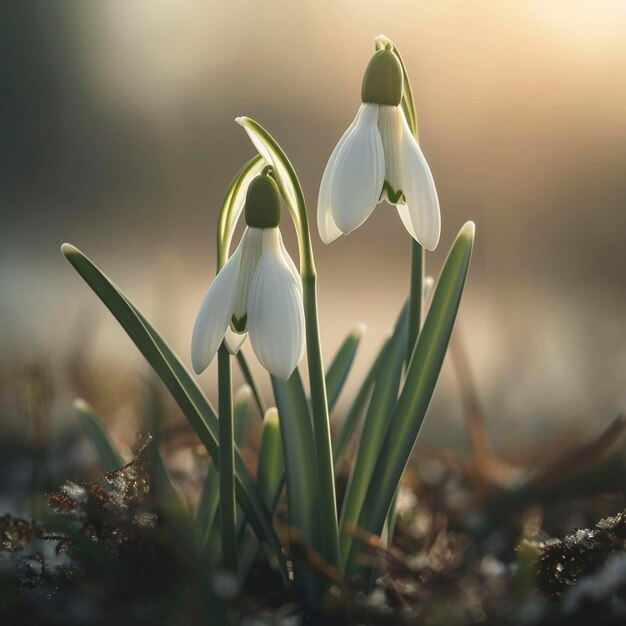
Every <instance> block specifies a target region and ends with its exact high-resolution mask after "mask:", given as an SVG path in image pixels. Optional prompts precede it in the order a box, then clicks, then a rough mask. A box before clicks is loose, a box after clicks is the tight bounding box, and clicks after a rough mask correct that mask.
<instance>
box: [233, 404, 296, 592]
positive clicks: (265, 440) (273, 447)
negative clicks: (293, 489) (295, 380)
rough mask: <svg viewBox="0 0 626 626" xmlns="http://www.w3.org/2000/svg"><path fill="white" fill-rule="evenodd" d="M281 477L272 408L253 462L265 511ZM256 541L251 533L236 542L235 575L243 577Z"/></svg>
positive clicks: (271, 507) (278, 440) (275, 415)
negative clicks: (236, 562)
mask: <svg viewBox="0 0 626 626" xmlns="http://www.w3.org/2000/svg"><path fill="white" fill-rule="evenodd" d="M284 476H285V463H284V457H283V447H282V442H281V438H280V424H279V421H278V411H277V410H276V409H275V408H274V407H272V408H270V409H268V411H267V413H266V414H265V417H264V418H263V430H262V431H261V445H260V446H259V456H258V462H257V478H256V484H257V488H258V490H259V493H260V494H261V498H262V499H263V502H264V503H265V506H266V507H267V508H268V510H270V511H273V510H274V508H275V505H276V500H277V494H280V492H281V491H282V487H283V481H284ZM259 548H260V544H259V542H258V540H257V538H256V537H254V536H253V535H252V534H250V533H248V534H246V535H245V536H244V537H243V539H242V541H241V544H240V548H239V553H240V561H239V566H240V569H239V576H240V578H241V579H242V580H243V579H245V578H246V576H247V575H248V572H249V571H250V569H251V568H252V565H253V564H254V560H255V559H256V555H257V554H258V552H259Z"/></svg>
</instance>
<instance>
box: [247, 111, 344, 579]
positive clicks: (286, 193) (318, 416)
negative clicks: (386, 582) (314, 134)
mask: <svg viewBox="0 0 626 626" xmlns="http://www.w3.org/2000/svg"><path fill="white" fill-rule="evenodd" d="M237 122H238V123H239V124H241V125H242V126H243V127H244V128H245V129H246V132H247V133H248V135H249V136H250V139H251V140H252V142H253V143H254V145H255V146H256V148H257V149H258V150H259V152H260V153H261V154H262V156H264V158H265V159H266V161H267V162H268V163H270V164H271V165H272V166H273V167H274V171H275V173H276V179H277V183H278V187H279V189H280V192H281V195H282V196H283V198H284V199H285V202H286V204H287V206H288V208H289V212H290V214H291V217H292V219H293V222H294V224H295V227H296V232H297V235H298V249H299V253H300V276H301V278H302V286H303V299H304V315H305V325H306V342H307V362H308V365H309V385H310V390H311V408H312V420H313V437H314V445H315V458H316V463H317V485H318V499H319V511H320V522H321V529H322V532H321V545H320V546H319V549H320V552H321V555H322V557H323V558H324V559H325V560H326V562H327V563H329V564H330V565H333V566H335V567H337V568H338V567H339V530H338V524H337V501H336V498H335V477H334V467H333V457H332V448H331V443H330V424H329V417H328V400H327V396H326V381H325V377H324V364H323V360H322V348H321V345H320V336H319V323H318V314H317V273H316V270H315V261H314V258H313V246H312V243H311V233H310V230H309V221H308V216H307V209H306V201H305V198H304V192H303V191H302V186H301V185H300V181H299V180H298V176H297V174H296V172H295V170H294V168H293V166H292V165H291V162H290V161H289V159H288V158H287V155H286V154H285V152H284V151H283V149H282V148H281V147H280V145H279V144H278V142H277V141H276V140H275V139H274V138H273V137H272V136H271V135H270V133H268V132H267V131H266V130H265V128H263V126H261V124H259V123H258V122H257V121H255V120H253V119H251V118H249V117H245V116H244V117H239V118H237Z"/></svg>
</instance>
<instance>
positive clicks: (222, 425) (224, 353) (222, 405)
mask: <svg viewBox="0 0 626 626" xmlns="http://www.w3.org/2000/svg"><path fill="white" fill-rule="evenodd" d="M217 359H218V360H217V368H218V373H217V375H218V385H219V446H220V447H219V458H218V470H219V475H220V526H221V535H222V560H223V566H224V569H225V570H228V571H229V572H232V573H235V574H236V573H237V532H236V528H235V516H236V507H235V441H234V434H233V387H232V373H231V366H230V354H229V353H228V350H227V349H226V346H225V345H224V344H222V345H221V346H220V348H219V350H218V353H217Z"/></svg>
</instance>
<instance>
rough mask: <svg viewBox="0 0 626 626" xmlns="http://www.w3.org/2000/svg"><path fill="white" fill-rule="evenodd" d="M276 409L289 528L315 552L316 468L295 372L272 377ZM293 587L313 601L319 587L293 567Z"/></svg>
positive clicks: (305, 572)
mask: <svg viewBox="0 0 626 626" xmlns="http://www.w3.org/2000/svg"><path fill="white" fill-rule="evenodd" d="M272 388H273V390H274V397H275V399H276V405H277V407H278V415H279V423H280V432H281V439H282V442H283V452H284V455H285V456H284V461H285V475H286V482H287V501H288V505H289V508H288V515H289V526H290V528H291V529H292V530H295V531H297V532H299V533H300V534H301V535H302V540H303V542H304V543H305V544H306V545H308V546H311V547H313V548H316V547H317V546H319V542H320V538H319V533H320V511H319V509H318V507H317V467H316V463H315V456H314V450H313V446H312V445H311V442H312V441H313V429H312V427H311V415H310V412H309V404H308V401H307V397H306V394H305V391H304V387H303V385H302V379H301V378H300V372H299V370H298V368H296V370H295V371H294V373H293V374H292V375H291V376H290V378H289V379H288V380H286V381H283V380H279V379H278V378H275V377H274V376H272ZM294 570H295V581H296V585H297V586H298V587H299V588H300V589H301V590H303V591H304V592H305V593H307V595H308V597H309V599H314V598H315V594H316V593H317V590H318V589H317V588H318V585H317V584H316V583H315V576H314V574H313V572H312V571H311V570H310V569H308V568H306V567H305V566H300V565H299V564H294Z"/></svg>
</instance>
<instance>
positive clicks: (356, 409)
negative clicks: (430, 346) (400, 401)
mask: <svg viewBox="0 0 626 626" xmlns="http://www.w3.org/2000/svg"><path fill="white" fill-rule="evenodd" d="M388 343H389V340H387V341H386V342H385V343H384V344H383V347H382V348H381V349H380V351H379V352H378V354H377V355H376V358H375V359H374V362H373V363H372V365H371V366H370V368H369V370H368V372H367V374H366V375H365V378H364V379H363V382H362V383H361V386H360V388H359V390H358V391H357V394H356V396H355V397H354V400H353V402H352V406H351V407H350V410H349V411H348V414H347V415H346V417H345V419H344V420H343V422H342V423H341V427H340V429H339V433H338V434H337V436H336V437H335V439H334V440H333V462H334V464H335V472H338V471H339V467H340V465H341V463H342V461H343V458H344V455H345V453H346V451H347V449H348V444H349V443H350V440H351V439H352V436H353V435H354V433H355V431H356V427H357V425H358V423H359V418H360V417H361V415H362V413H363V411H364V409H365V406H366V404H367V401H368V399H369V397H370V393H371V391H372V387H373V386H374V380H375V379H376V375H377V373H378V368H379V367H380V362H381V360H382V356H383V354H384V352H385V347H386V346H387V344H388Z"/></svg>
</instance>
